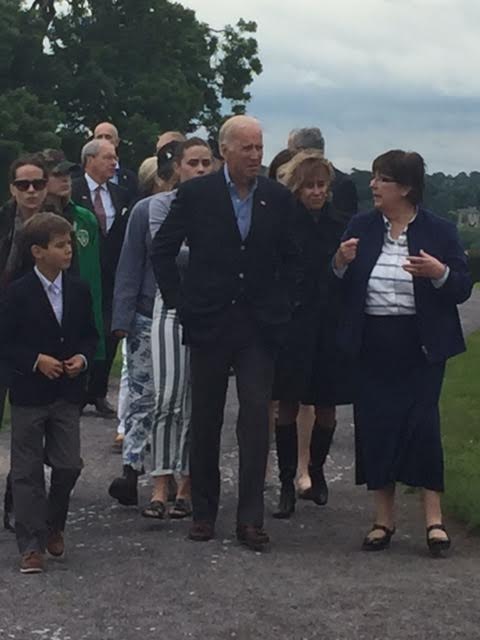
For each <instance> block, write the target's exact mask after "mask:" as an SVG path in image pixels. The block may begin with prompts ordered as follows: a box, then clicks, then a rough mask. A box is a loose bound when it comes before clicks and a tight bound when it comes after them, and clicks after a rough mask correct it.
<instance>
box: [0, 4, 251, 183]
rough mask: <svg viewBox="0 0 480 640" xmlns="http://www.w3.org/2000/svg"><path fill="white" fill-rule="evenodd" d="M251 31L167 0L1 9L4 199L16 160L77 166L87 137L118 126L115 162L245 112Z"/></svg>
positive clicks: (213, 129) (131, 161) (135, 160)
mask: <svg viewBox="0 0 480 640" xmlns="http://www.w3.org/2000/svg"><path fill="white" fill-rule="evenodd" d="M256 28H257V25H256V23H255V22H248V21H245V20H239V21H238V23H237V24H236V25H235V26H231V25H226V26H224V27H223V28H222V29H218V30H215V29H213V28H211V27H210V26H209V25H208V24H206V23H204V22H200V21H199V20H198V19H197V18H196V16H195V12H194V11H192V10H190V9H186V8H184V7H183V6H182V5H180V4H178V3H176V2H169V1H168V0H115V1H114V2H112V0H68V1H67V2H66V1H63V2H60V1H59V2H56V1H54V0H36V1H35V2H32V0H29V1H28V2H23V1H21V0H0V180H1V181H2V182H1V183H0V191H1V193H2V195H5V193H6V189H7V180H6V173H7V167H8V165H9V164H10V162H11V161H12V160H13V159H14V158H15V157H17V156H18V155H19V154H20V153H22V152H27V151H36V150H38V149H41V148H46V147H57V148H58V147H62V148H63V150H64V151H65V153H66V155H67V157H69V158H72V159H74V158H78V157H79V151H80V148H81V146H82V144H83V143H84V142H85V138H86V136H87V135H88V132H89V131H90V130H91V129H92V127H93V126H94V125H95V124H96V123H98V122H100V121H102V120H110V121H112V122H114V123H115V124H116V125H117V126H118V128H119V130H120V132H121V136H122V141H123V142H122V147H121V149H120V153H121V157H122V160H123V162H124V163H125V164H126V165H127V166H128V165H130V166H132V167H136V166H138V165H139V164H140V162H141V161H142V160H143V159H144V158H145V157H146V156H148V155H151V154H152V151H153V147H154V142H155V139H156V136H157V134H158V133H159V132H160V131H164V130H167V129H179V130H181V131H185V132H191V131H194V130H195V129H197V128H198V127H200V126H204V127H206V129H207V131H208V133H209V135H211V136H212V137H215V136H216V133H217V131H218V128H219V127H220V125H221V123H222V122H223V119H224V118H225V117H226V116H228V115H232V114H237V113H243V112H244V111H245V108H246V104H247V103H248V101H249V100H250V97H251V96H250V93H249V91H248V87H249V85H250V84H251V83H252V81H253V79H254V77H255V76H256V75H258V74H260V73H261V71H262V65H261V62H260V59H259V56H258V46H257V41H256V38H255V32H256Z"/></svg>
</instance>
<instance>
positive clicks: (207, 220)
mask: <svg viewBox="0 0 480 640" xmlns="http://www.w3.org/2000/svg"><path fill="white" fill-rule="evenodd" d="M293 215H294V204H293V199H292V196H291V194H290V192H289V191H287V189H285V188H284V187H283V186H281V185H279V184H278V183H276V182H274V181H272V180H269V179H267V178H263V177H259V178H258V186H257V189H256V191H255V194H254V199H253V208H252V221H251V227H250V232H249V234H248V236H247V238H246V239H245V240H244V241H242V238H241V236H240V233H239V230H238V226H237V221H236V218H235V213H234V210H233V206H232V202H231V198H230V194H229V191H228V188H227V185H226V181H225V176H224V173H223V169H222V170H221V171H219V172H218V173H215V174H212V175H209V176H205V177H202V178H196V179H194V180H190V181H188V182H186V183H185V184H183V185H181V186H180V188H179V190H178V194H177V197H176V199H175V201H174V202H173V204H172V208H171V210H170V213H169V215H168V216H167V219H166V220H165V222H164V223H163V225H162V226H161V227H160V230H159V231H158V233H157V234H156V236H155V238H154V239H153V243H152V262H153V268H154V272H155V277H156V280H157V282H158V285H159V287H160V291H161V293H162V296H163V299H164V302H165V304H166V305H167V307H176V308H177V309H178V311H179V314H180V318H181V320H182V323H183V326H184V330H185V339H186V342H187V343H190V344H193V345H196V344H205V343H208V342H213V341H215V340H216V337H217V335H218V332H219V331H220V330H222V328H223V329H225V327H223V324H222V323H223V321H224V318H225V317H227V314H226V312H227V311H228V310H229V309H230V308H231V305H232V304H242V303H244V304H245V305H246V306H247V307H248V309H250V311H251V313H252V314H253V317H254V318H255V320H256V322H257V324H258V326H259V327H260V329H261V331H262V332H263V335H264V336H265V337H266V338H267V339H268V340H269V341H271V342H272V343H278V341H279V340H281V336H282V334H283V331H284V329H285V326H286V324H287V323H288V321H289V319H290V317H291V311H292V306H293V304H294V302H295V300H294V299H295V287H296V283H297V282H298V281H299V279H300V278H301V268H300V266H299V265H300V263H299V255H298V250H297V247H296V245H295V243H294V240H293V235H292V231H291V225H292V218H293ZM185 239H186V241H187V243H188V246H189V249H190V258H189V264H188V266H187V268H186V272H185V276H184V279H183V282H182V283H181V282H180V275H179V272H178V269H177V265H176V262H175V257H176V255H177V253H178V251H179V249H180V246H181V244H182V242H183V241H184V240H185Z"/></svg>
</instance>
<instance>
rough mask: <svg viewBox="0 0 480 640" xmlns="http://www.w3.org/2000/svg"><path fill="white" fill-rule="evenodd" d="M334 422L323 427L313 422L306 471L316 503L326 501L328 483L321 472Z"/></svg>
mask: <svg viewBox="0 0 480 640" xmlns="http://www.w3.org/2000/svg"><path fill="white" fill-rule="evenodd" d="M335 427H336V423H335V424H334V425H333V427H324V426H322V425H319V424H318V423H315V425H314V427H313V431H312V438H311V440H310V464H309V466H308V472H309V474H310V479H311V481H312V488H311V499H312V500H313V501H314V502H315V504H318V505H321V506H323V505H326V504H327V502H328V485H327V481H326V480H325V474H324V473H323V465H324V464H325V460H326V459H327V456H328V452H329V451H330V445H331V444H332V439H333V434H334V433H335Z"/></svg>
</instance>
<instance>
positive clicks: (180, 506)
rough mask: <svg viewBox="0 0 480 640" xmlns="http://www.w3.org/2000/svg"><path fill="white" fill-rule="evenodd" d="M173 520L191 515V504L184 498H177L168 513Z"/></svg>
mask: <svg viewBox="0 0 480 640" xmlns="http://www.w3.org/2000/svg"><path fill="white" fill-rule="evenodd" d="M168 515H169V516H170V518H173V520H181V519H182V518H188V516H191V515H192V505H191V504H190V501H189V500H186V499H185V498H177V499H176V500H175V503H174V504H173V506H172V507H171V509H170V512H169V514H168Z"/></svg>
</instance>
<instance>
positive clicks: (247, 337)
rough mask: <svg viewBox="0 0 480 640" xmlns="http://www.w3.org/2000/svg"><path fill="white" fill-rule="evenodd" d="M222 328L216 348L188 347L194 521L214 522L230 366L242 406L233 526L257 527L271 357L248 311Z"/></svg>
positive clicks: (236, 313) (239, 311)
mask: <svg viewBox="0 0 480 640" xmlns="http://www.w3.org/2000/svg"><path fill="white" fill-rule="evenodd" d="M226 324H227V325H228V328H227V330H226V331H225V332H223V334H222V335H221V336H220V337H219V339H218V340H217V341H216V342H215V343H214V344H208V345H205V346H200V347H195V346H193V347H192V348H191V381H192V423H191V446H190V475H191V479H192V504H193V518H194V520H196V521H199V520H206V521H208V522H211V523H213V522H215V519H216V517H217V512H218V503H219V498H220V471H219V456H220V435H221V429H222V424H223V413H224V409H225V399H226V393H227V387H228V376H229V370H230V368H231V367H233V369H234V371H235V375H236V382H237V393H238V400H239V405H240V406H239V413H238V419H237V441H238V447H239V489H238V508H237V524H240V525H252V526H257V527H261V526H262V525H263V512H264V504H263V489H264V481H265V468H266V462H267V456H268V446H269V434H268V408H269V403H270V398H271V392H272V381H273V359H274V356H273V353H272V352H271V351H270V350H269V349H268V348H267V347H266V345H265V343H264V340H263V339H262V338H261V336H260V335H259V332H258V329H257V328H256V326H255V324H254V322H253V321H252V320H251V318H250V317H249V314H248V312H247V310H245V309H244V308H242V307H240V306H238V307H236V308H233V309H232V311H231V312H230V314H229V322H228V323H226Z"/></svg>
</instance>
